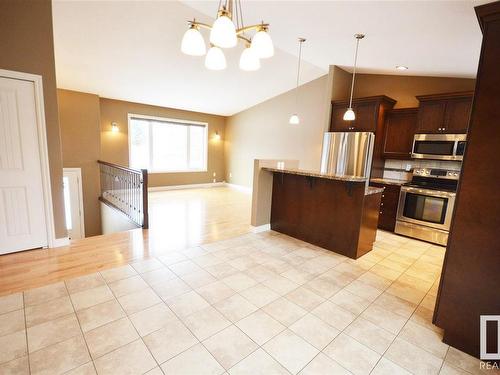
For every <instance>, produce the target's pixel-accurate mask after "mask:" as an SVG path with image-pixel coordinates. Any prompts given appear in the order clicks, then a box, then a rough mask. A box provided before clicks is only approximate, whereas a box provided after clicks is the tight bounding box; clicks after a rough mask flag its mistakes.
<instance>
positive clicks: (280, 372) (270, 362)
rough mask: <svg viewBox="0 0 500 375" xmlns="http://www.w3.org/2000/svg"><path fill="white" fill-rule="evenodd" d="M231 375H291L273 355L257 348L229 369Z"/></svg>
mask: <svg viewBox="0 0 500 375" xmlns="http://www.w3.org/2000/svg"><path fill="white" fill-rule="evenodd" d="M229 374H230V375H271V374H272V375H289V374H290V373H289V372H288V371H287V370H286V369H285V368H284V367H283V366H281V365H280V364H279V363H278V362H277V361H276V360H275V359H274V358H273V357H271V356H270V355H269V354H267V353H266V352H265V351H264V350H262V349H260V348H259V349H257V350H256V351H255V352H253V353H252V354H250V355H249V356H248V357H246V358H245V359H243V360H241V361H240V362H238V363H237V364H236V365H235V366H233V367H232V368H231V369H230V370H229Z"/></svg>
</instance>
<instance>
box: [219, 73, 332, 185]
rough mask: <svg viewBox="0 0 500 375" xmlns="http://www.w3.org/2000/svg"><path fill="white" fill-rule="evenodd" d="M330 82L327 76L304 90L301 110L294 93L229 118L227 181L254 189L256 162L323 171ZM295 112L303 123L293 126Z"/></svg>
mask: <svg viewBox="0 0 500 375" xmlns="http://www.w3.org/2000/svg"><path fill="white" fill-rule="evenodd" d="M329 82H330V81H329V79H328V75H324V76H322V77H320V78H318V79H316V80H314V81H311V82H308V83H306V84H304V85H302V86H300V94H299V107H298V110H296V108H295V90H292V91H288V92H286V93H284V94H281V95H279V96H276V97H274V98H272V99H269V100H267V101H265V102H263V103H260V104H258V105H256V106H254V107H252V108H249V109H247V110H245V111H242V112H240V113H237V114H236V115H233V116H231V117H229V118H228V120H227V123H226V134H225V140H224V143H225V150H224V158H225V163H226V181H228V182H230V183H233V184H238V185H243V186H247V187H251V186H252V178H253V163H254V159H296V160H299V166H300V168H302V169H319V166H320V158H321V144H322V140H323V132H324V131H325V126H326V121H325V114H326V113H327V112H328V109H329V100H325V97H327V98H329V97H330V91H331V87H329V86H331V82H330V83H329ZM295 111H297V113H298V114H299V117H300V120H301V122H300V124H299V125H290V124H289V123H288V119H289V118H290V115H291V114H292V113H294V112H295ZM230 174H232V177H230Z"/></svg>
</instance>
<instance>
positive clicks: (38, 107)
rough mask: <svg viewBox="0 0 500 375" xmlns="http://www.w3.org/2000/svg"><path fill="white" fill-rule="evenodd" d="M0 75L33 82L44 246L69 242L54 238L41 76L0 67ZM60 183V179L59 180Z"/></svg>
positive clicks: (63, 244) (54, 245) (66, 238)
mask: <svg viewBox="0 0 500 375" xmlns="http://www.w3.org/2000/svg"><path fill="white" fill-rule="evenodd" d="M0 77H3V78H10V79H18V80H22V81H28V82H33V87H34V90H35V92H34V94H35V112H36V114H35V115H36V127H37V138H38V147H39V152H40V171H41V173H42V190H43V203H44V211H45V227H46V228H45V230H46V232H47V244H46V247H58V246H65V245H68V244H69V239H68V237H63V238H56V233H55V225H54V209H53V206H52V190H51V183H50V167H49V150H48V146H47V127H46V123H45V107H44V103H45V102H44V98H43V81H42V76H41V75H38V74H31V73H24V72H16V71H12V70H4V69H0ZM61 184H62V181H61Z"/></svg>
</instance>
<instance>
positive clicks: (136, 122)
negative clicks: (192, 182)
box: [128, 115, 207, 173]
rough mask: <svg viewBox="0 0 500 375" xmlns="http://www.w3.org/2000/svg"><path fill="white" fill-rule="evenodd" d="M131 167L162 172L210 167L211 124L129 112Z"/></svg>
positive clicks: (204, 169)
mask: <svg viewBox="0 0 500 375" xmlns="http://www.w3.org/2000/svg"><path fill="white" fill-rule="evenodd" d="M128 137H129V154H130V157H129V159H130V167H131V168H136V169H147V170H148V171H149V172H152V173H155V172H157V173H159V172H197V171H206V170H207V124H206V123H200V122H192V121H183V120H172V119H167V118H159V117H148V116H140V115H129V127H128Z"/></svg>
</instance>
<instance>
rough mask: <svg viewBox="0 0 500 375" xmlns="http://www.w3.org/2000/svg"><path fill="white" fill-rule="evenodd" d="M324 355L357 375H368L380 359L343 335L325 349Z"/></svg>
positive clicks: (371, 351) (369, 350) (368, 349)
mask: <svg viewBox="0 0 500 375" xmlns="http://www.w3.org/2000/svg"><path fill="white" fill-rule="evenodd" d="M324 353H325V354H326V355H328V356H329V357H330V358H332V359H333V360H335V361H336V362H338V363H339V364H340V365H342V367H344V368H346V369H348V370H349V371H351V372H352V373H353V374H359V375H364V374H369V373H370V371H371V370H372V369H373V368H374V367H375V365H376V364H377V362H378V360H379V359H380V354H378V353H376V352H374V351H373V350H371V349H370V348H368V347H366V346H364V345H363V344H361V343H359V342H358V341H356V340H354V339H353V338H351V337H349V336H347V335H345V334H343V333H341V334H340V335H338V336H337V337H336V338H335V340H333V342H332V343H331V344H330V345H328V346H327V347H326V348H325V350H324Z"/></svg>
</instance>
